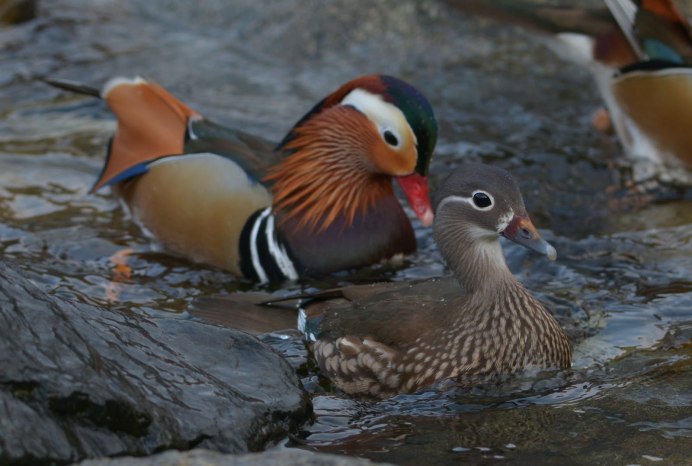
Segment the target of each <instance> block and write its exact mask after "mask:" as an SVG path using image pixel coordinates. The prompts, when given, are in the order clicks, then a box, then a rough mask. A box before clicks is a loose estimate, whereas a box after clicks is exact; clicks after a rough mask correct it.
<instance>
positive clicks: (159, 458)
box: [79, 449, 386, 466]
mask: <svg viewBox="0 0 692 466" xmlns="http://www.w3.org/2000/svg"><path fill="white" fill-rule="evenodd" d="M374 464H378V465H381V466H386V465H385V464H384V463H373V462H372V461H370V460H366V459H363V458H352V457H348V456H338V455H328V454H324V453H312V452H309V451H305V450H280V451H268V452H264V453H256V454H249V455H241V456H233V455H224V454H221V453H217V452H214V451H209V450H202V449H196V450H191V451H186V452H179V451H167V452H165V453H161V454H159V455H154V456H148V457H146V458H132V457H125V458H112V459H107V458H105V459H98V460H89V461H85V462H83V463H80V464H79V466H274V465H281V466H369V465H374Z"/></svg>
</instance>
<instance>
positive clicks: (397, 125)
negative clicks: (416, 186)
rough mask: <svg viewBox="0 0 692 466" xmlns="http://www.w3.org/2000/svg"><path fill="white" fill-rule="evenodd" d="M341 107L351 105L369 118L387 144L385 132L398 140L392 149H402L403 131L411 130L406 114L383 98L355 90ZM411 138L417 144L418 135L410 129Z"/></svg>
mask: <svg viewBox="0 0 692 466" xmlns="http://www.w3.org/2000/svg"><path fill="white" fill-rule="evenodd" d="M341 105H350V106H351V107H353V108H355V109H356V110H358V111H359V112H361V113H363V114H364V115H365V116H367V117H368V118H369V119H370V120H371V121H372V122H373V123H375V125H376V126H377V130H378V131H379V133H380V135H381V136H382V139H384V140H385V142H387V140H386V138H385V132H387V131H389V132H391V133H392V135H393V136H394V137H395V138H396V140H397V143H396V144H390V143H389V142H387V144H389V145H390V146H392V147H400V146H401V143H402V141H403V137H402V131H406V128H409V124H408V121H406V117H405V116H404V113H403V112H402V111H401V110H400V109H399V108H398V107H397V106H396V105H393V104H390V103H389V102H385V101H384V100H382V97H381V96H379V95H377V94H372V93H370V92H368V91H366V90H363V89H354V90H352V91H351V92H349V93H348V95H347V96H346V97H344V99H343V100H342V101H341ZM409 133H410V135H411V138H412V139H413V142H414V144H415V143H416V135H415V134H414V132H413V131H412V130H410V129H409Z"/></svg>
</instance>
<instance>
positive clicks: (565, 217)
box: [0, 0, 692, 465]
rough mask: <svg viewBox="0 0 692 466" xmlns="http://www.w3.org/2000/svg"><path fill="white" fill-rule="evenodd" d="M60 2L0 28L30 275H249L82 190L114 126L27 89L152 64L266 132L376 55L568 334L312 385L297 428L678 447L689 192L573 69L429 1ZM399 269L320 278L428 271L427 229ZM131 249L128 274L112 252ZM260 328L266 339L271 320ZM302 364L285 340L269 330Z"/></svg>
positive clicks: (560, 459) (517, 449) (308, 381)
mask: <svg viewBox="0 0 692 466" xmlns="http://www.w3.org/2000/svg"><path fill="white" fill-rule="evenodd" d="M229 3H231V2H226V1H222V0H204V1H202V2H194V3H193V2H185V3H183V2H176V1H171V0H155V1H145V0H127V1H117V0H99V1H95V2H91V1H86V0H63V1H61V2H40V3H39V12H38V17H37V18H36V19H35V20H33V21H30V22H27V23H23V24H20V25H16V26H4V27H2V28H0V254H2V257H3V259H4V260H7V261H11V262H13V263H15V264H17V265H18V266H19V267H21V268H22V269H23V270H24V271H25V272H26V273H27V274H29V275H30V276H31V277H32V278H33V279H34V280H35V281H36V282H37V283H40V284H41V285H42V286H43V287H44V288H45V289H46V290H48V291H49V292H51V293H53V294H55V295H60V296H63V297H66V298H69V299H75V300H78V301H89V302H95V303H99V304H108V305H111V306H115V307H117V308H120V309H122V310H123V311H128V312H184V311H185V309H186V308H187V306H188V304H189V303H190V301H191V300H192V299H194V298H195V297H197V296H206V295H212V294H216V293H222V292H228V291H232V290H236V289H248V288H249V287H250V285H248V284H245V283H241V282H238V281H237V280H234V279H233V277H231V276H229V275H228V274H226V273H224V272H222V271H219V270H215V269H211V268H208V267H204V266H200V265H196V264H193V263H190V262H189V261H186V260H184V259H180V258H177V257H174V256H172V255H170V254H167V253H165V252H162V251H159V250H157V248H156V245H155V244H152V243H151V242H150V241H149V240H148V239H147V238H146V237H145V236H143V235H142V233H141V232H140V231H139V230H138V228H137V227H136V226H135V225H133V223H132V222H131V221H130V219H129V218H128V217H127V215H126V214H125V213H124V212H123V211H122V210H121V209H120V207H119V206H118V204H117V203H116V202H115V201H114V200H112V199H111V198H110V196H109V195H108V194H107V193H99V194H96V195H92V194H89V193H88V190H89V188H90V186H91V184H92V183H93V181H94V179H95V176H96V174H97V173H98V171H99V169H100V166H101V163H102V160H103V155H104V145H105V143H106V140H107V138H108V136H109V134H110V133H111V132H112V130H113V128H114V123H113V120H112V118H111V116H110V115H109V113H108V111H107V109H105V107H104V106H103V104H102V103H100V102H98V101H96V100H90V99H88V98H84V97H80V96H69V95H65V94H63V93H61V92H58V91H56V90H54V89H51V88H48V87H47V86H45V85H43V84H42V83H41V82H40V81H39V80H38V78H40V77H44V76H54V77H61V78H68V79H74V80H79V81H84V82H87V83H91V84H95V85H98V84H100V83H102V82H103V81H105V79H107V78H108V77H110V76H112V75H118V74H120V75H128V76H129V75H134V74H140V75H144V76H147V77H151V78H154V79H156V80H157V81H159V82H160V83H161V84H163V85H165V86H166V87H167V88H169V89H171V90H172V91H173V92H174V93H175V94H176V95H178V96H180V97H181V98H183V99H184V100H186V101H187V102H189V103H191V104H192V105H193V106H194V107H195V108H196V109H199V110H201V111H202V112H204V113H205V114H207V115H209V116H211V117H213V118H215V119H216V120H218V121H221V122H223V123H226V124H230V125H235V126H237V127H240V128H242V129H245V130H248V131H251V132H254V133H256V134H261V135H264V136H266V137H269V138H273V139H276V140H278V139H279V138H280V137H281V136H282V134H283V133H284V132H285V131H286V130H287V129H288V128H289V127H290V126H291V125H292V124H293V123H294V121H295V120H296V119H297V118H298V117H299V116H301V115H302V114H303V113H304V112H305V111H306V110H307V109H308V108H310V107H311V106H312V105H313V104H314V102H316V101H317V100H318V99H319V98H321V97H322V96H323V95H325V94H326V93H327V92H329V91H330V90H331V89H333V88H334V87H336V86H337V85H338V84H340V83H341V82H344V81H346V80H348V79H350V78H352V77H354V76H356V75H359V74H365V73H371V72H385V73H390V74H395V75H399V76H401V77H402V78H404V79H407V80H409V81H411V82H412V83H414V84H416V85H417V86H418V87H419V88H420V89H421V90H423V92H424V93H425V94H426V95H427V96H428V98H429V99H430V101H431V102H432V103H433V105H434V107H435V109H436V112H437V115H438V119H439V121H440V126H441V131H440V138H441V139H440V143H439V145H438V153H437V155H436V159H435V160H434V162H433V165H432V177H433V183H434V182H435V181H436V180H437V178H438V177H439V176H440V175H442V174H443V173H444V172H445V171H446V170H447V169H448V167H449V166H451V165H453V164H455V163H458V162H459V161H461V160H483V161H485V162H488V163H495V164H498V165H501V166H503V167H505V168H507V169H509V170H511V171H512V172H513V173H514V174H515V175H516V176H517V178H518V179H519V181H520V184H521V185H522V188H523V191H524V195H525V198H526V201H527V204H528V207H529V210H530V212H531V215H532V217H533V218H534V220H535V223H537V224H538V225H539V227H541V228H542V229H543V231H544V233H545V235H546V237H547V238H548V239H549V240H550V241H552V242H553V244H554V245H555V246H556V248H557V250H558V254H559V257H558V261H557V262H555V263H549V262H547V261H545V260H544V259H542V258H540V257H537V256H532V255H530V254H529V253H528V252H526V251H525V250H523V249H521V248H517V247H514V246H513V245H507V247H506V251H507V254H508V257H509V262H510V265H511V267H512V269H513V271H515V273H517V274H518V275H519V276H520V277H521V279H522V280H523V281H524V282H525V283H526V284H527V286H528V287H529V288H530V289H532V290H533V291H534V292H535V293H536V294H537V295H538V296H539V297H540V298H541V299H542V300H544V301H545V302H546V303H548V304H549V305H551V306H553V307H554V308H555V310H556V313H557V315H558V316H559V318H560V321H561V323H562V325H563V326H564V327H565V328H566V330H567V331H568V333H569V334H570V336H571V337H572V339H573V341H574V342H575V357H574V371H573V373H570V374H546V375H544V376H541V377H535V378H532V379H529V380H518V381H516V382H515V383H513V384H511V385H510V386H506V387H503V388H502V389H498V388H493V387H485V388H481V387H479V388H477V389H474V390H461V389H459V388H458V387H453V386H451V385H449V384H445V385H443V386H441V387H437V390H429V391H426V392H425V393H422V394H417V395H408V396H399V397H396V398H393V399H391V400H387V401H384V402H378V403H372V402H366V401H354V400H350V399H347V398H343V397H340V396H338V395H335V394H334V393H332V392H329V391H325V389H324V388H323V387H324V381H322V380H319V379H318V378H317V375H316V374H315V373H314V372H313V371H312V370H311V369H305V368H304V367H303V368H302V369H301V374H303V375H304V376H305V378H304V382H305V385H306V387H307V388H308V389H309V390H310V391H312V392H313V393H314V400H313V401H314V405H315V412H316V414H317V416H316V421H315V423H314V424H312V425H307V426H305V427H304V432H301V435H300V436H299V437H300V438H297V439H295V440H293V443H294V444H296V445H298V446H301V447H303V448H314V449H318V450H324V451H336V452H344V453H348V454H353V455H361V456H366V457H369V458H372V459H375V460H383V461H390V462H394V463H400V464H411V465H413V464H496V463H497V464H526V465H529V464H561V465H564V464H608V465H609V464H623V465H624V464H683V463H684V462H686V461H688V460H689V458H690V457H692V440H691V438H692V409H691V408H690V405H691V404H692V389H691V388H690V387H691V386H692V376H691V374H690V372H691V370H690V369H691V365H690V357H691V356H692V345H691V344H690V341H691V339H692V192H691V190H690V189H689V188H685V187H681V186H680V185H676V184H671V183H668V182H667V180H670V179H671V178H679V176H678V175H680V174H679V173H670V172H660V171H659V172H653V171H651V170H650V168H651V167H646V166H641V165H640V164H635V165H633V164H631V163H629V162H627V161H625V160H624V159H623V157H622V154H621V150H620V147H619V145H618V144H617V141H615V140H614V139H613V138H611V137H608V136H604V135H601V134H598V133H596V132H594V131H592V130H591V128H590V123H589V121H590V116H591V113H592V112H593V111H594V110H595V109H596V108H597V107H598V106H599V105H600V103H599V100H598V96H597V94H596V89H595V86H594V85H593V83H592V82H591V81H590V78H589V76H588V75H587V74H586V73H585V72H584V71H583V70H581V69H579V68H575V67H574V66H572V65H570V64H567V63H564V62H561V61H559V60H557V59H556V58H555V57H554V56H553V55H552V54H551V53H550V52H549V51H547V50H546V49H545V48H544V47H543V46H542V45H541V44H540V42H539V41H537V40H536V39H535V38H533V37H531V36H528V35H525V34H523V33H521V32H519V31H518V30H516V29H514V28H511V27H506V26H502V25H498V24H494V23H491V22H487V21H484V20H478V19H476V18H467V17H463V16H461V15H455V14H450V13H449V12H448V10H446V9H445V8H443V7H442V6H440V5H438V4H437V3H426V2H415V1H412V0H406V1H394V0H392V1H388V0H387V1H382V2H377V3H376V4H375V5H369V6H367V7H366V6H365V4H364V3H361V2H349V1H346V0H337V1H333V2H318V1H309V0H296V1H283V2H269V1H250V0H246V1H235V2H232V4H229ZM417 234H418V238H419V245H420V251H419V253H418V254H416V255H415V256H413V257H412V258H410V260H409V262H408V263H407V267H406V268H404V269H402V270H389V269H382V268H373V269H372V270H364V271H360V272H358V273H357V274H341V275H338V276H336V277H334V278H333V279H331V280H327V281H325V283H320V284H316V285H317V286H318V287H319V286H331V285H334V284H335V283H348V282H356V281H366V280H372V279H375V278H378V279H381V278H389V279H394V280H399V279H404V278H419V277H428V276H437V275H443V274H446V273H447V272H446V270H445V269H444V268H443V267H442V265H441V264H440V262H439V256H438V255H437V252H436V250H435V247H434V245H433V243H432V240H431V237H430V231H429V230H425V229H422V228H417ZM125 255H127V257H128V258H127V263H128V265H129V266H130V271H128V270H127V269H123V268H118V267H117V264H118V263H120V262H122V257H124V256H125ZM268 339H270V340H272V338H271V337H268ZM273 340H274V343H273V344H275V345H277V347H279V348H280V349H281V350H282V351H284V352H286V353H287V354H289V355H290V356H292V360H294V361H295V362H296V364H299V363H300V362H301V361H302V360H303V358H304V349H303V347H302V344H301V343H300V342H299V341H297V340H296V339H295V338H292V339H288V340H281V339H273Z"/></svg>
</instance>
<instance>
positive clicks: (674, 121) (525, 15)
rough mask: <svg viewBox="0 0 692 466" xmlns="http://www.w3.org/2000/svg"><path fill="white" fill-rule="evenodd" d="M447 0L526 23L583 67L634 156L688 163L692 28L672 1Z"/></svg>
mask: <svg viewBox="0 0 692 466" xmlns="http://www.w3.org/2000/svg"><path fill="white" fill-rule="evenodd" d="M448 3H450V4H451V5H453V6H455V7H456V8H458V9H460V10H462V11H468V12H471V13H476V14H481V15H485V16H490V17H493V18H497V19H500V20H506V21H510V22H513V23H517V24H519V25H521V26H524V27H527V28H529V29H531V30H533V31H537V32H539V33H542V34H543V37H546V38H548V41H547V44H548V45H549V46H550V48H551V49H553V50H554V51H555V52H556V53H557V54H558V55H559V56H561V57H563V58H565V59H567V60H570V61H573V62H575V63H577V64H579V65H581V66H584V67H585V68H587V69H588V70H589V71H590V72H591V74H592V76H593V77H594V80H595V82H596V85H597V87H598V89H599V91H600V94H601V97H602V98H603V100H604V102H605V104H606V107H607V109H608V116H609V118H608V120H607V121H608V124H607V125H604V124H603V123H600V125H603V126H604V127H605V126H611V127H612V128H613V129H614V130H615V132H616V133H617V135H618V138H619V139H620V141H621V143H622V145H623V147H624V149H625V152H626V153H627V154H628V155H629V156H630V157H631V158H633V159H647V160H651V161H654V162H658V163H664V164H666V165H670V166H683V167H686V168H688V169H692V137H691V136H690V134H689V131H688V130H687V128H688V127H689V125H690V122H692V33H691V32H690V25H689V22H688V20H687V19H686V18H685V16H684V15H682V14H681V13H680V12H679V11H678V10H677V8H676V7H675V5H674V3H673V2H672V0H641V1H633V0H605V1H604V5H603V6H602V7H600V8H598V7H591V8H587V7H581V6H580V7H571V6H570V7H557V6H545V5H538V4H536V3H532V2H527V1H505V0H498V1H494V2H484V1H476V0H468V1H455V0H448Z"/></svg>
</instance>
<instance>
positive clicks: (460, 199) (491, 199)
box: [437, 190, 495, 212]
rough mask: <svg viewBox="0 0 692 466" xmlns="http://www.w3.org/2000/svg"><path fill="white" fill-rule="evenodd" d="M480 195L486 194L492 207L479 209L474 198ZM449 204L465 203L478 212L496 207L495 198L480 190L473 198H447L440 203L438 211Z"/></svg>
mask: <svg viewBox="0 0 692 466" xmlns="http://www.w3.org/2000/svg"><path fill="white" fill-rule="evenodd" d="M478 193H481V194H485V195H486V196H488V199H490V205H488V206H486V207H478V206H477V205H476V203H475V202H474V201H473V196H475V195H476V194H478ZM448 202H463V203H466V204H469V205H470V206H472V207H473V208H474V209H476V210H480V211H481V212H487V211H488V210H491V209H492V208H493V207H495V199H494V198H493V196H492V194H490V193H488V192H486V191H480V190H477V191H474V192H473V194H471V197H463V196H447V197H445V198H444V199H442V200H441V201H440V203H439V204H438V206H437V209H438V210H440V209H441V208H442V207H443V206H444V205H445V204H447V203H448Z"/></svg>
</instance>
